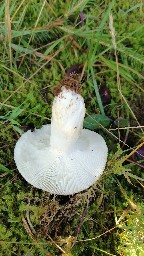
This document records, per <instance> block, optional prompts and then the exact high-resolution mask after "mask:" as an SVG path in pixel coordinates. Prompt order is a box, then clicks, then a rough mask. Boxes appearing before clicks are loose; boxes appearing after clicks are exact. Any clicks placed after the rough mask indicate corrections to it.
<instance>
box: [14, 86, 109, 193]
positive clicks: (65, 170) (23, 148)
mask: <svg viewBox="0 0 144 256" xmlns="http://www.w3.org/2000/svg"><path fill="white" fill-rule="evenodd" d="M84 116H85V104H84V100H83V98H82V96H81V95H80V94H78V93H76V92H75V91H72V90H71V89H66V88H65V87H62V88H61V92H60V93H59V94H58V96H56V97H55V98H54V102H53V106H52V119H51V124H47V125H44V126H42V128H41V129H35V131H34V132H31V131H30V130H29V131H27V132H26V133H24V134H23V135H22V136H21V137H20V139H19V140H18V142H17V143H16V146H15V149H14V159H15V162H16V165H17V168H18V170H19V172H20V173H21V175H22V176H23V177H24V179H25V180H26V181H27V182H29V183H30V184H32V185H33V186H34V187H36V188H40V189H42V190H45V191H48V192H50V193H52V194H57V195H71V194H74V193H77V192H80V191H82V190H85V189H87V188H89V187H90V186H91V185H93V184H94V183H95V182H96V181H97V180H98V178H99V177H100V175H101V174H102V173H103V171H104V168H105V164H106V161H107V152H108V149H107V145H106V143H105V141H104V139H103V138H102V136H101V135H99V134H97V133H96V132H93V131H90V130H87V129H83V121H84Z"/></svg>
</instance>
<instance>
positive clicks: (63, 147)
mask: <svg viewBox="0 0 144 256" xmlns="http://www.w3.org/2000/svg"><path fill="white" fill-rule="evenodd" d="M84 116H85V104H84V100H83V98H82V97H81V96H80V95H79V94H77V93H75V92H74V91H71V90H67V89H65V87H64V88H62V91H61V93H60V94H59V95H58V96H57V97H55V98H54V102H53V106H52V119H51V137H50V145H51V147H52V149H54V150H57V151H61V152H66V151H68V150H70V149H71V148H72V146H73V145H74V144H75V143H76V141H77V139H78V138H79V136H80V134H81V132H82V128H83V121H84Z"/></svg>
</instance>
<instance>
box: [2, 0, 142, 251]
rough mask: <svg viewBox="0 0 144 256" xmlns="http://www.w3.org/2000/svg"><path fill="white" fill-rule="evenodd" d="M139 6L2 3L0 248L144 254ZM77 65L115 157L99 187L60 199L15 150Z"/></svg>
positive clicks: (96, 123) (98, 127)
mask: <svg viewBox="0 0 144 256" xmlns="http://www.w3.org/2000/svg"><path fill="white" fill-rule="evenodd" d="M143 6H144V5H143V3H142V1H132V0H127V1H124V0H122V1H119V0H118V1H108V0H106V1H100V0H98V1H93V0H80V1H78V0H74V1H70V0H66V1H60V0H54V1H51V0H49V1H48V0H43V1H39V0H32V1H28V0H21V1H18V0H11V1H9V0H4V1H0V101H1V105H0V107H1V109H0V126H1V129H0V138H1V141H0V152H1V153H0V171H1V184H2V191H1V219H2V222H1V228H0V230H1V232H0V235H1V238H0V241H1V250H0V255H2V256H4V255H7V256H10V255H12V256H14V255H19V256H21V255H25V256H26V255H27V256H28V255H29V256H34V255H38V256H54V255H67V256H87V255H89V256H95V255H100V256H103V255H121V256H129V255H130V256H142V255H144V249H143V247H144V246H143V243H144V231H143V230H144V204H143V201H142V198H143V197H142V195H143V188H144V185H143V184H142V182H143V179H144V177H143V176H144V175H143V173H144V172H143V162H144V160H143V159H142V155H140V154H138V153H137V152H139V151H138V150H139V149H142V147H143V144H144V142H143V141H144V136H143V128H144V120H142V115H143V113H144V88H143V86H142V84H143V83H144V82H143V79H144V73H143V64H144V58H143V45H144V25H143ZM74 64H83V71H84V72H85V74H86V80H85V82H84V83H83V84H82V91H81V93H82V96H83V97H84V99H85V103H86V110H87V117H86V120H85V127H88V128H90V129H93V130H95V131H97V132H98V133H100V134H102V135H103V136H104V138H105V140H106V142H107V145H108V148H109V157H108V163H107V167H106V170H105V172H104V174H103V175H102V177H101V178H100V180H99V181H98V183H97V184H95V185H94V186H93V187H91V188H89V189H88V190H87V191H84V192H82V193H78V194H76V195H74V196H71V197H70V198H69V197H64V196H56V197H54V196H53V195H50V194H49V193H46V192H43V191H40V190H38V189H35V188H34V187H32V186H30V185H29V184H28V183H27V182H26V181H25V180H24V179H23V178H22V177H21V175H20V174H19V172H18V171H17V169H16V166H15V163H14V159H13V151H14V146H15V143H16V141H17V140H18V138H19V137H20V134H21V133H22V132H23V131H24V130H25V129H27V128H33V127H36V128H39V127H41V126H42V125H43V124H46V123H49V122H50V118H51V104H52V100H53V97H54V96H53V88H54V87H55V86H56V85H58V83H59V81H60V80H61V78H63V76H64V74H65V71H66V69H67V68H69V67H70V66H72V65H74ZM105 87H106V90H108V93H109V94H110V97H111V100H110V102H108V103H105V102H104V99H103V98H102V96H101V92H100V90H99V89H103V88H104V89H105ZM141 154H142V153H141Z"/></svg>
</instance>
